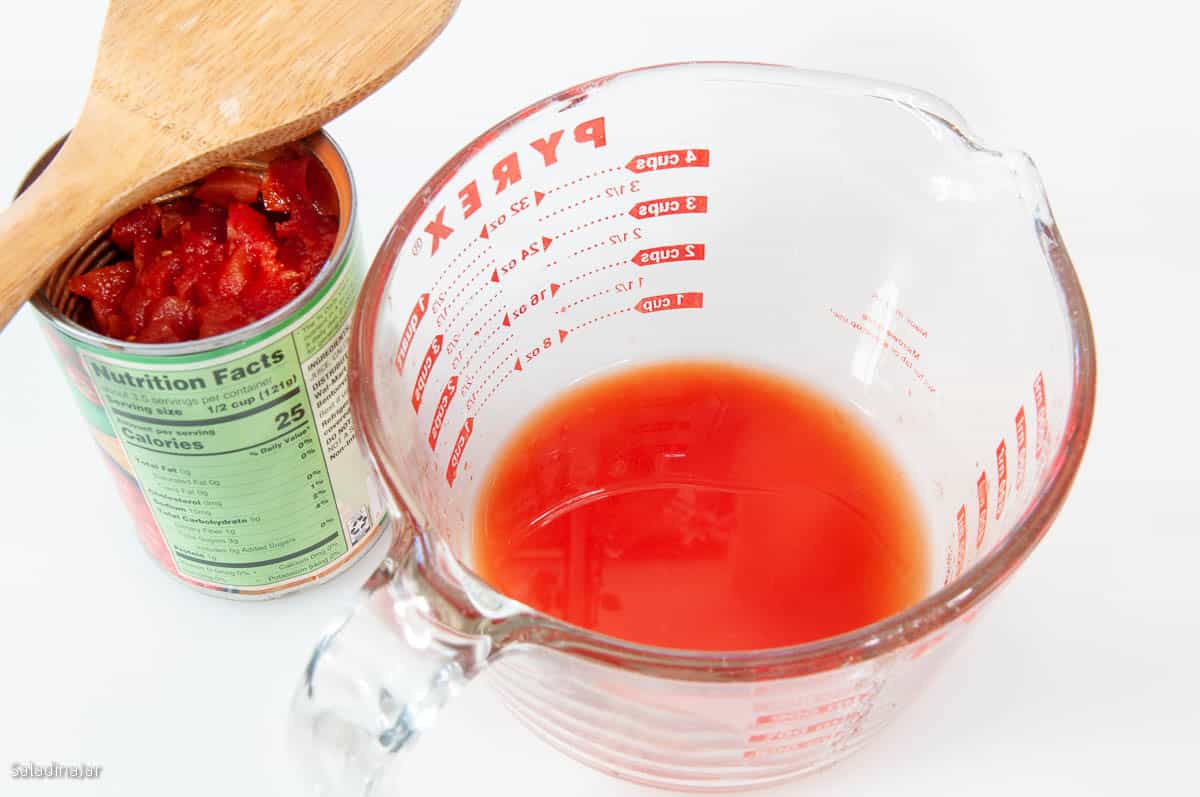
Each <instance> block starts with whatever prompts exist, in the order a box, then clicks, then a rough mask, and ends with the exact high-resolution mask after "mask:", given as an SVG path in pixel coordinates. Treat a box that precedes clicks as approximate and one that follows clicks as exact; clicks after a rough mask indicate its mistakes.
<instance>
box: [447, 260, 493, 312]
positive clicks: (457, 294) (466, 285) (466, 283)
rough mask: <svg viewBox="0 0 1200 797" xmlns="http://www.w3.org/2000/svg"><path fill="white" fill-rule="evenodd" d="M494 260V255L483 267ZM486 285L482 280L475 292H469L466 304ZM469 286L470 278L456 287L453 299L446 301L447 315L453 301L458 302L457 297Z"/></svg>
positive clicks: (452, 305)
mask: <svg viewBox="0 0 1200 797" xmlns="http://www.w3.org/2000/svg"><path fill="white" fill-rule="evenodd" d="M495 262H496V258H494V257H493V258H492V259H491V260H489V261H488V262H487V264H486V265H485V266H484V268H485V269H486V268H487V267H488V266H490V265H491V264H492V263H495ZM484 273H487V272H484ZM486 285H487V283H486V282H484V283H483V285H480V286H479V287H478V288H476V289H475V292H474V293H472V294H471V296H470V298H468V299H467V304H468V305H469V304H470V303H471V300H472V299H474V298H475V297H476V296H478V295H479V292H480V291H481V290H483V288H484V286H486ZM469 287H471V281H470V280H467V281H466V282H464V283H463V284H462V287H461V288H459V289H458V293H456V294H454V298H453V299H451V300H450V301H448V302H446V314H447V315H451V313H450V308H452V307H454V305H455V303H457V302H458V299H459V297H460V296H462V295H463V293H464V292H465V291H466V290H467V288H469ZM447 290H449V289H447Z"/></svg>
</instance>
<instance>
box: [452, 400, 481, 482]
mask: <svg viewBox="0 0 1200 797" xmlns="http://www.w3.org/2000/svg"><path fill="white" fill-rule="evenodd" d="M474 429H475V418H474V416H472V417H470V418H467V419H466V420H465V421H463V425H462V429H460V430H459V431H458V438H457V439H456V440H455V441H454V448H453V449H452V450H451V451H450V460H449V461H448V462H447V463H446V483H447V484H449V485H450V486H451V487H453V486H454V480H455V479H456V478H457V477H458V463H459V461H461V460H462V455H463V449H465V448H466V447H467V441H468V440H470V439H471V432H472V431H474Z"/></svg>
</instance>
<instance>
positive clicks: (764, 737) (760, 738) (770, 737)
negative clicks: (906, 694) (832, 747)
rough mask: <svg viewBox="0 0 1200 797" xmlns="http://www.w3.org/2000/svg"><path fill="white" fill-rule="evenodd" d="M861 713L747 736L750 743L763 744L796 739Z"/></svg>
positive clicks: (855, 717) (833, 725) (835, 725)
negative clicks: (800, 726)
mask: <svg viewBox="0 0 1200 797" xmlns="http://www.w3.org/2000/svg"><path fill="white" fill-rule="evenodd" d="M860 716H861V715H860V714H857V713H852V714H844V715H842V716H840V717H832V718H830V719H827V720H821V721H820V722H814V723H812V724H811V725H805V726H804V727H802V728H788V729H787V730H786V731H774V732H772V733H754V734H751V735H750V736H749V737H747V738H746V742H747V743H748V744H762V743H763V742H786V741H787V740H788V739H795V738H797V737H800V736H808V735H809V734H810V733H816V732H817V731H827V730H829V729H830V728H836V727H838V726H839V725H841V724H842V723H844V722H846V721H848V720H849V721H854V720H856V719H858V718H859V717H860Z"/></svg>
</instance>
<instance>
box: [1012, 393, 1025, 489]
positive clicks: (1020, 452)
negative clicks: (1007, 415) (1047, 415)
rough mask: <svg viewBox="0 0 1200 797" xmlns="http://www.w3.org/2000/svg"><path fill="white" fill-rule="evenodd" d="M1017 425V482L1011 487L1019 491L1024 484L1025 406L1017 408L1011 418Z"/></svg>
mask: <svg viewBox="0 0 1200 797" xmlns="http://www.w3.org/2000/svg"><path fill="white" fill-rule="evenodd" d="M1013 422H1014V424H1015V425H1016V427H1017V483H1016V486H1015V487H1013V489H1014V490H1016V491H1017V492H1021V487H1022V486H1023V485H1024V484H1025V458H1026V457H1025V408H1024V407H1021V409H1019V410H1017V417H1016V418H1015V419H1013Z"/></svg>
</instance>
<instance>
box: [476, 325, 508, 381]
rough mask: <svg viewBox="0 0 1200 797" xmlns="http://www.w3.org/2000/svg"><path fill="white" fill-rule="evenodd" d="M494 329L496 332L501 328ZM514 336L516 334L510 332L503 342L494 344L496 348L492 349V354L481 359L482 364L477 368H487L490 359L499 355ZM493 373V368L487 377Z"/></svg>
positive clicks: (494, 370)
mask: <svg viewBox="0 0 1200 797" xmlns="http://www.w3.org/2000/svg"><path fill="white" fill-rule="evenodd" d="M496 329H498V330H499V329H501V327H496ZM515 335H516V333H515V332H510V333H508V335H506V336H505V338H504V340H502V341H500V342H499V343H497V344H496V348H494V349H492V353H491V354H489V355H488V356H487V357H485V358H484V359H483V362H482V363H480V365H479V367H480V368H486V367H487V364H488V363H490V362H491V361H492V359H493V358H494V357H495V356H496V355H497V354H499V353H500V351H501V350H502V349H503V348H504V347H505V346H507V345H508V344H509V342H510V341H512V339H513V337H514V336H515ZM498 367H499V366H497V368H498ZM495 372H496V369H495V368H493V369H492V371H491V373H489V374H488V376H491V374H493V373H495ZM484 381H485V382H486V381H487V380H486V379H485V380H484Z"/></svg>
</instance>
